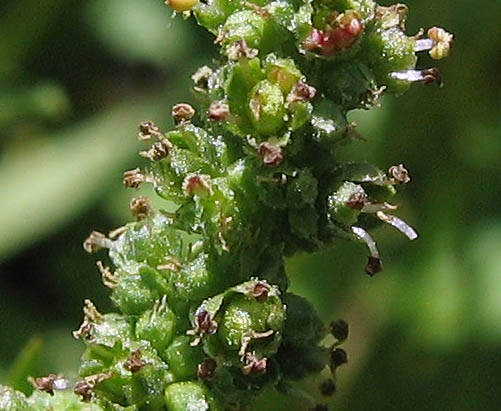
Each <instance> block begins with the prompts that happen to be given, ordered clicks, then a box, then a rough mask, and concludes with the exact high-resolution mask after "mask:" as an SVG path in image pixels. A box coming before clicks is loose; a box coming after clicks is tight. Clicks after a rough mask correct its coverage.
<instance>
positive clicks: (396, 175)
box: [388, 164, 411, 184]
mask: <svg viewBox="0 0 501 411" xmlns="http://www.w3.org/2000/svg"><path fill="white" fill-rule="evenodd" d="M388 174H389V175H390V177H391V178H392V180H394V181H395V182H397V183H400V184H407V183H408V182H409V181H411V178H410V176H409V172H408V171H407V169H406V168H405V167H404V165H403V164H399V165H398V166H391V167H390V168H389V170H388Z"/></svg>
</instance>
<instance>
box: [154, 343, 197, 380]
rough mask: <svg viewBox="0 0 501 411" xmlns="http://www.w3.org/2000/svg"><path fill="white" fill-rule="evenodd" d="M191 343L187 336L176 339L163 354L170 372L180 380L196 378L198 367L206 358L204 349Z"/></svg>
mask: <svg viewBox="0 0 501 411" xmlns="http://www.w3.org/2000/svg"><path fill="white" fill-rule="evenodd" d="M191 341H192V339H191V338H190V337H188V336H186V335H181V336H179V337H176V338H174V340H173V341H172V343H171V344H170V345H169V346H168V347H167V349H166V350H165V351H164V353H163V358H164V359H165V361H167V363H168V364H169V370H170V371H171V372H172V373H173V374H174V375H175V376H176V378H177V379H180V380H183V379H186V378H195V377H196V375H197V370H198V365H199V364H200V363H202V362H203V360H204V358H205V355H204V352H203V350H202V347H201V346H200V345H198V346H194V345H192V344H191Z"/></svg>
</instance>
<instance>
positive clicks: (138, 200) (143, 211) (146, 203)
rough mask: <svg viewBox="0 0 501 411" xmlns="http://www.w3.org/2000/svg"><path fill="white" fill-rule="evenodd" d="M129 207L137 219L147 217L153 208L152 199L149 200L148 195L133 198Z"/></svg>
mask: <svg viewBox="0 0 501 411" xmlns="http://www.w3.org/2000/svg"><path fill="white" fill-rule="evenodd" d="M129 208H130V212H131V213H132V216H133V217H134V218H135V219H136V220H137V221H141V220H144V219H145V218H147V217H148V216H149V215H150V214H151V212H152V210H153V209H152V208H151V204H150V200H148V197H145V196H140V197H134V198H132V199H131V200H130V204H129Z"/></svg>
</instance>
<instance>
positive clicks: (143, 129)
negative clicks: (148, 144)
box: [137, 121, 162, 141]
mask: <svg viewBox="0 0 501 411" xmlns="http://www.w3.org/2000/svg"><path fill="white" fill-rule="evenodd" d="M161 135H162V133H161V132H160V129H159V128H158V127H157V126H156V124H155V123H154V122H153V121H142V122H141V123H139V133H138V135H137V138H138V139H139V140H141V141H145V140H150V139H151V138H152V137H159V136H161Z"/></svg>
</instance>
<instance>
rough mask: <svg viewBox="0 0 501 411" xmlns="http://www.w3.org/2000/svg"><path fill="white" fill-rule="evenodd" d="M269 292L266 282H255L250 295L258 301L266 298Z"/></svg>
mask: <svg viewBox="0 0 501 411" xmlns="http://www.w3.org/2000/svg"><path fill="white" fill-rule="evenodd" d="M269 292H270V286H269V285H268V284H266V283H257V284H256V285H255V286H254V288H253V290H252V296H253V297H254V298H255V299H256V300H257V301H259V302H264V301H266V300H267V299H268V294H269Z"/></svg>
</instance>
